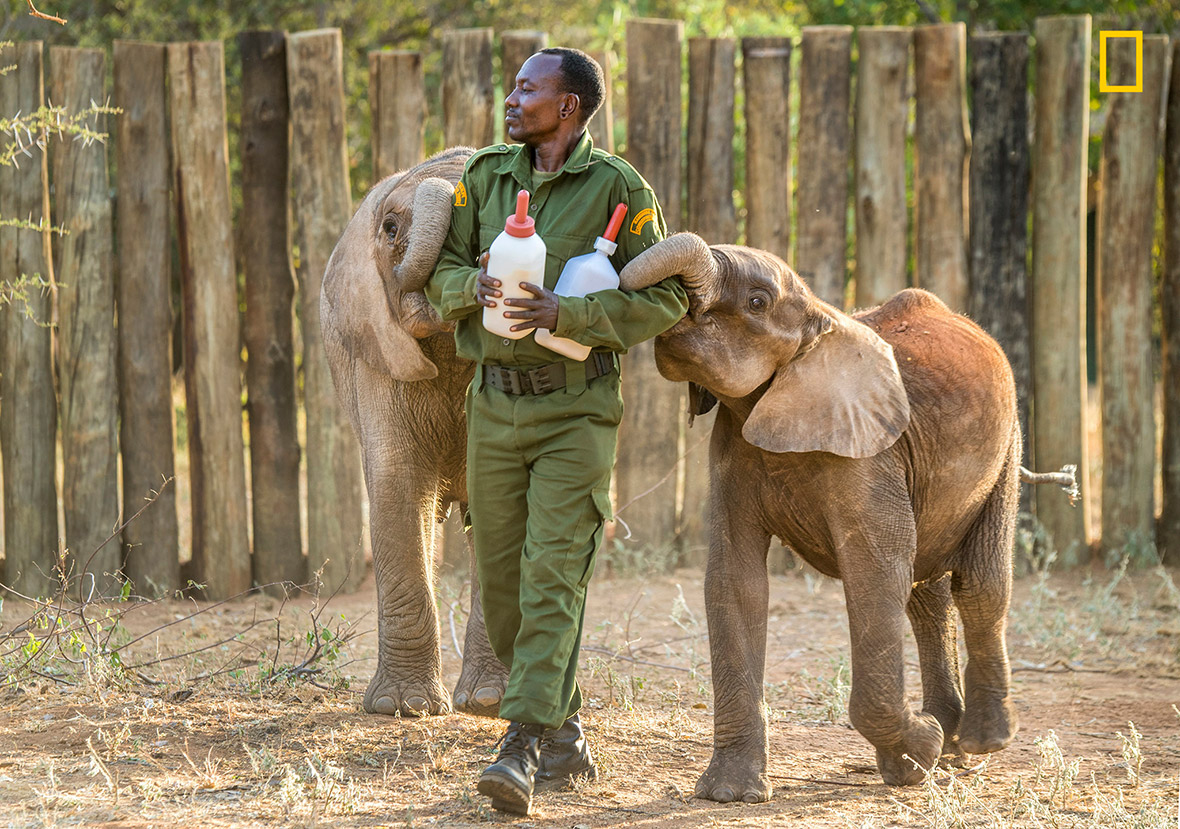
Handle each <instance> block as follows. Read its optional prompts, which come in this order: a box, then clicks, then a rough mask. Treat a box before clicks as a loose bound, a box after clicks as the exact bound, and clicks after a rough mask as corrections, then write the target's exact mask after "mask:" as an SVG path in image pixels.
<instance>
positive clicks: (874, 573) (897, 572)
mask: <svg viewBox="0 0 1180 829" xmlns="http://www.w3.org/2000/svg"><path fill="white" fill-rule="evenodd" d="M874 529H875V528H854V529H852V530H851V531H850V532H849V534H848V535H847V537H849V538H860V539H863V540H864V546H861V545H857V546H856V548H854V549H844V550H841V551H840V552H839V559H840V574H841V577H842V578H843V580H844V595H845V598H846V602H847V605H848V630H849V636H850V639H851V647H852V693H851V697H850V699H849V702H848V715H849V718H850V719H851V720H852V724H853V726H855V728H856V730H857V731H859V732H860V733H861V734H862V735H863V736H864V737H865V739H867V740H868V741H869V742H870V743H872V744H873V746H874V747H875V748H876V749H877V768H878V770H879V771H880V772H881V777H882V778H883V779H884V780H885V782H886V783H888V784H889V785H891V786H910V785H914V784H916V783H920V782H922V780H923V779H925V776H926V773H927V772H928V771H929V770H930V769H932V768H934V766H935V764H937V762H938V758H939V755H940V754H941V752H942V743H943V735H942V726H941V725H940V723H939V721H938V719H937V718H936V717H935V715H934V714H932V713H928V712H920V713H919V712H915V711H913V710H912V709H911V708H910V706H909V705H908V703H907V702H906V699H905V675H904V672H903V670H904V667H903V659H902V654H903V637H904V634H905V620H906V606H907V605H908V604H909V601H910V590H911V587H912V586H913V576H912V572H913V571H912V568H911V566H910V559H909V557H908V555H906V554H905V550H907V549H908V550H912V549H913V547H914V543H915V538H916V534H915V530H914V527H913V522H912V520H910V521H909V522H908V527H907V528H901V529H900V530H898V531H899V532H902V533H904V537H901V538H898V537H890V538H874V535H880V533H874V532H873V530H874ZM895 529H896V528H895ZM894 536H896V533H895V534H894Z"/></svg>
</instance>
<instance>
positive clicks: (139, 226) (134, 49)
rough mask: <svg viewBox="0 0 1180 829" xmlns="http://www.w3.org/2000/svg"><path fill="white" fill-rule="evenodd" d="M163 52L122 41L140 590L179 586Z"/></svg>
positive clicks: (130, 495) (127, 478)
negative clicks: (132, 173) (133, 172)
mask: <svg viewBox="0 0 1180 829" xmlns="http://www.w3.org/2000/svg"><path fill="white" fill-rule="evenodd" d="M166 56H167V48H166V47H165V46H164V44H162V43H133V42H130V41H125V40H116V41H115V46H114V65H115V101H114V103H115V106H116V107H118V108H119V109H121V110H123V112H122V114H121V115H118V116H116V118H115V125H116V135H115V139H116V140H115V150H116V153H117V156H116V157H117V159H118V169H120V170H134V171H135V175H121V176H118V178H117V179H116V181H115V185H116V187H117V195H116V203H115V209H116V211H117V216H118V223H119V234H118V256H119V262H118V268H119V271H118V273H119V278H118V279H117V280H116V291H117V296H116V299H117V302H118V308H119V402H120V412H119V442H120V449H121V450H122V454H123V516H124V519H125V520H126V519H127V518H130V517H131V516H132V515H134V514H135V513H136V512H137V511H138V510H139V509H140V508H141V507H143V506H144V504H145V503H146V501H147V500H148V499H149V498H151V497H152V493H153V492H158V493H159V496H158V497H157V498H156V501H155V503H153V504H152V505H151V506H150V507H148V508H147V509H146V510H144V512H143V514H142V515H140V516H139V518H136V519H135V520H134V521H132V522H131V523H130V524H128V525H127V526H126V528H124V530H123V546H124V548H125V550H126V557H125V559H124V565H123V569H124V572H125V573H126V575H127V578H128V579H130V580H131V582H132V583H133V584H134V585H135V592H136V593H137V594H138V595H141V596H147V597H155V596H161V595H166V594H168V593H170V592H171V591H173V590H175V589H176V588H177V587H179V586H180V550H179V541H178V529H177V519H176V485H175V482H174V481H173V482H171V483H169V484H167V486H165V481H168V480H169V479H170V478H172V477H173V475H174V474H175V464H174V456H173V444H172V429H173V426H172V418H173V410H172V205H171V202H170V201H169V199H170V198H171V193H170V192H169V181H168V175H169V168H168V97H167V92H166V85H165V81H166V77H167V75H166Z"/></svg>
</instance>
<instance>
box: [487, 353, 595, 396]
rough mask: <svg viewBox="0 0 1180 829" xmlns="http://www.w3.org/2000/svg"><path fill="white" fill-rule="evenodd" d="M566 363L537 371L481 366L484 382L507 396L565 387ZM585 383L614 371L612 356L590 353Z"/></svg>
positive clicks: (543, 367) (551, 364)
mask: <svg viewBox="0 0 1180 829" xmlns="http://www.w3.org/2000/svg"><path fill="white" fill-rule="evenodd" d="M565 366H566V364H565V363H550V364H549V365H547V366H540V367H538V368H532V369H528V368H509V367H508V366H488V365H485V366H484V367H483V381H484V382H485V383H487V384H488V385H489V386H492V387H493V388H497V389H499V390H500V391H502V392H507V393H508V394H544V393H545V392H547V391H553V390H554V389H561V388H565V385H566V376H565ZM585 366H586V380H587V381H590V380H593V379H594V378H595V377H601V376H602V375H604V374H610V373H611V372H612V371H614V370H615V358H614V355H613V354H610V353H608V352H605V351H591V352H590V356H589V357H587V358H586V362H585Z"/></svg>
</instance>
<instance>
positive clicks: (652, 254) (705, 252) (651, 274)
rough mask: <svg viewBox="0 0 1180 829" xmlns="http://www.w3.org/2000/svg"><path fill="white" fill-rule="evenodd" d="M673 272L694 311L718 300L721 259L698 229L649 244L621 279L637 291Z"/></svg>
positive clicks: (624, 285)
mask: <svg viewBox="0 0 1180 829" xmlns="http://www.w3.org/2000/svg"><path fill="white" fill-rule="evenodd" d="M669 276H679V277H680V281H681V283H683V285H684V287H685V290H687V291H688V302H689V308H690V310H691V311H693V312H695V311H696V310H697V309H699V308H708V307H709V306H710V305H712V304H713V303H714V302H715V301H716V300H717V297H718V285H717V277H718V268H717V261H716V259H715V258H714V256H713V252H712V251H711V250H710V249H709V246H708V245H707V244H706V243H705V240H704V239H702V238H701V237H700V236H697V235H696V234H695V233H677V234H675V235H674V236H669V237H668V238H667V239H665V240H664V241H662V242H659V243H657V244H655V245H653V246H652V247H650V248H648V249H647V250H645V251H644V252H643V253H641V254H639V256H637V257H635V258H634V259H632V260H631V261H630V262H628V263H627V266H626V267H624V268H623V272H622V273H621V274H619V283H620V286H621V287H622V288H623V289H624V290H628V291H637V290H639V289H641V288H647V287H649V286H651V285H654V284H656V283H657V282H659V281H661V280H663V279H665V278H666V277H669Z"/></svg>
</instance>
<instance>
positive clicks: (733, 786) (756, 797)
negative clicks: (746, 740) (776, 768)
mask: <svg viewBox="0 0 1180 829" xmlns="http://www.w3.org/2000/svg"><path fill="white" fill-rule="evenodd" d="M694 795H695V796H696V797H700V798H703V799H705V800H716V801H717V802H718V803H732V802H733V801H735V800H741V801H743V802H745V803H762V802H763V801H766V800H770V778H768V777H767V776H766V758H765V757H764V756H763V755H761V754H760V753H756V752H752V753H750V754H747V755H742V754H722V753H720V752H718V751H714V752H713V759H712V760H711V761H710V762H709V768H708V769H707V770H706V771H705V773H704V774H702V775H701V777H700V779H699V780H697V786H696V792H695V793H694Z"/></svg>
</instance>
